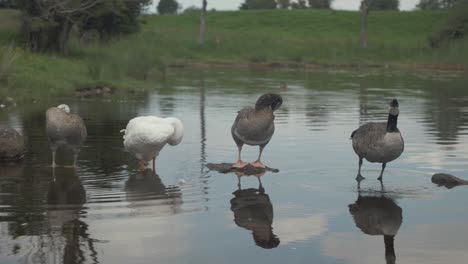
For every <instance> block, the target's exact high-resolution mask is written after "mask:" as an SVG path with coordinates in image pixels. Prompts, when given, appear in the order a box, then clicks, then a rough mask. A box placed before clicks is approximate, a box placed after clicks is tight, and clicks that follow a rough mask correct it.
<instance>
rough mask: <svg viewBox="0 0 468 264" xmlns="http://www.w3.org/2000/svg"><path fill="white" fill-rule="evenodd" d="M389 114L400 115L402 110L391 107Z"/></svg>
mask: <svg viewBox="0 0 468 264" xmlns="http://www.w3.org/2000/svg"><path fill="white" fill-rule="evenodd" d="M389 114H391V115H399V114H400V110H399V109H398V107H390V111H389Z"/></svg>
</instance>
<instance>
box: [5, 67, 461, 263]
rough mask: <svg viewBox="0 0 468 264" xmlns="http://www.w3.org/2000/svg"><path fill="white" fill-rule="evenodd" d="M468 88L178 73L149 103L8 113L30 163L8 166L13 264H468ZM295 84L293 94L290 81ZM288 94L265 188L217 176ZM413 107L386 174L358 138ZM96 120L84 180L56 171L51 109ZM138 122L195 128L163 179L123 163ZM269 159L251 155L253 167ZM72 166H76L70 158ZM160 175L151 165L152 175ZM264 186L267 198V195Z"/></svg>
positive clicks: (95, 103) (165, 157) (340, 76)
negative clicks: (255, 110)
mask: <svg viewBox="0 0 468 264" xmlns="http://www.w3.org/2000/svg"><path fill="white" fill-rule="evenodd" d="M467 80H468V79H467V78H466V77H463V76H461V77H460V76H456V75H453V74H439V73H411V74H408V73H387V72H372V73H368V72H355V73H342V72H320V73H294V72H261V71H240V70H199V71H184V70H178V71H173V72H171V73H170V74H169V76H168V77H167V80H166V81H165V82H158V83H155V87H154V89H153V90H150V91H137V92H136V93H132V94H129V95H128V96H110V97H104V98H101V97H99V98H77V97H63V98H35V100H34V101H33V102H31V103H30V104H24V103H23V104H19V105H18V106H17V107H16V108H9V109H7V110H2V111H1V112H0V124H8V125H10V126H12V127H14V128H16V129H17V130H19V131H20V132H21V133H22V134H23V135H24V136H25V137H26V138H27V148H28V152H27V153H26V156H25V159H24V161H23V162H22V163H19V164H9V165H5V164H3V165H1V167H0V170H1V172H0V174H1V175H0V233H1V236H0V263H134V264H137V263H356V264H357V263H364V264H365V263H395V262H396V263H466V259H468V251H467V250H466V249H467V246H468V227H467V225H466V223H468V210H467V209H468V205H467V202H466V201H468V187H465V186H459V187H455V188H452V189H447V188H445V187H438V186H437V185H435V184H433V183H432V182H431V176H432V175H433V174H434V173H437V172H445V173H450V174H453V175H455V176H458V177H461V178H465V179H467V178H468V89H467V87H468V86H467V83H468V82H467ZM281 82H285V83H287V85H288V87H287V89H281V88H280V83H281ZM265 92H276V93H279V94H281V95H282V96H283V101H284V102H283V105H282V107H281V108H280V109H279V110H278V111H277V112H276V120H275V122H276V131H275V135H274V136H273V139H272V140H271V141H270V143H269V144H268V146H267V147H266V148H265V151H264V153H263V161H264V162H265V163H266V164H267V165H268V166H270V167H273V168H278V169H279V172H278V173H273V172H267V173H266V174H264V175H263V176H261V177H260V178H258V177H256V176H242V177H240V183H241V184H240V187H238V185H237V183H238V178H237V177H238V176H237V175H236V174H229V173H228V174H221V173H218V172H216V171H210V170H209V169H208V168H207V167H206V164H208V163H222V162H234V161H235V159H236V155H237V149H236V146H235V144H234V141H233V140H232V138H231V134H230V127H231V124H232V122H233V120H234V118H235V116H236V114H237V111H238V110H240V109H241V108H242V107H244V106H247V105H253V104H254V103H255V100H256V99H257V97H258V96H259V95H261V94H262V93H265ZM394 97H396V98H398V99H399V102H400V117H399V123H398V125H399V128H400V130H401V131H402V133H403V137H404V139H405V151H404V153H403V154H402V156H400V158H398V159H397V160H395V161H393V162H390V163H389V164H387V168H386V171H385V174H384V180H383V186H381V185H380V183H379V181H378V180H377V177H378V175H379V172H380V168H381V167H380V164H372V163H368V162H366V161H364V164H363V171H362V174H363V176H365V177H366V180H364V181H363V182H361V188H360V191H358V189H357V184H356V181H355V176H356V173H357V166H358V159H357V156H356V155H355V154H354V152H353V150H352V147H351V141H350V140H349V136H350V134H351V132H352V131H353V130H354V129H356V128H357V127H358V126H359V125H361V124H363V123H365V122H369V121H385V120H386V118H387V115H388V102H389V100H390V99H392V98H394ZM60 103H66V104H68V105H69V106H70V107H71V109H72V112H75V113H79V114H80V115H81V116H82V117H83V118H84V120H85V123H86V126H87V129H88V139H87V141H86V143H85V146H84V147H83V149H82V151H81V153H80V156H79V160H78V162H79V167H78V168H77V169H72V168H68V167H63V166H60V167H58V168H56V169H55V170H53V169H52V168H51V167H49V165H50V163H51V153H50V150H49V147H48V143H47V138H46V135H45V122H44V119H45V110H46V109H47V108H48V107H50V106H56V105H58V104H60ZM140 115H158V116H176V117H178V118H180V119H181V120H182V121H183V123H184V126H185V136H184V139H183V141H182V143H181V144H180V145H178V146H175V147H172V146H166V147H165V148H164V149H163V151H162V152H161V154H160V156H159V157H158V159H157V175H154V174H152V173H151V170H146V171H145V172H144V175H142V174H141V173H140V172H139V170H138V162H137V160H135V158H133V157H132V156H131V155H130V154H129V153H127V152H125V150H124V148H123V144H122V135H121V134H120V133H119V130H120V129H122V128H124V127H125V126H126V123H127V122H128V120H129V119H131V118H133V117H135V116H140ZM257 153H258V148H257V147H250V146H246V147H244V150H243V158H244V159H245V160H247V161H254V160H255V159H256V156H257ZM57 163H58V164H59V165H69V164H71V163H72V154H71V153H69V152H66V151H62V152H58V154H57ZM149 167H150V166H148V168H149ZM259 180H260V181H261V186H260V185H259Z"/></svg>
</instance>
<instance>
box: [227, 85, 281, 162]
mask: <svg viewBox="0 0 468 264" xmlns="http://www.w3.org/2000/svg"><path fill="white" fill-rule="evenodd" d="M282 103H283V99H282V98H281V96H280V95H278V94H264V95H262V96H260V98H258V100H257V102H256V103H255V108H254V107H250V106H248V107H245V108H244V109H242V110H240V111H239V112H238V114H237V117H236V120H235V121H234V124H233V125H232V127H231V134H232V138H233V139H234V141H235V142H236V145H237V148H238V155H237V162H236V163H234V164H233V165H232V167H234V168H243V167H245V166H247V165H248V164H249V163H247V162H243V161H242V159H241V151H242V146H243V145H244V144H247V145H251V146H257V145H258V146H260V150H259V154H258V158H257V160H256V161H255V162H254V163H250V164H251V165H252V166H254V167H260V168H266V166H265V165H264V164H263V163H262V162H261V160H260V158H261V156H262V151H263V148H265V146H266V145H267V144H268V142H269V141H270V139H271V137H272V136H273V133H274V132H275V123H274V120H275V116H274V115H273V112H274V111H275V110H276V109H278V108H279V107H280V106H281V104H282Z"/></svg>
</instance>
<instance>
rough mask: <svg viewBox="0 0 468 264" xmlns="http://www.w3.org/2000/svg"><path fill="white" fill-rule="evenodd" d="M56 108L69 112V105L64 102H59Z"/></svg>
mask: <svg viewBox="0 0 468 264" xmlns="http://www.w3.org/2000/svg"><path fill="white" fill-rule="evenodd" d="M57 108H58V109H60V110H63V111H65V112H66V113H68V114H69V113H70V107H69V106H68V105H66V104H61V105H59V106H57Z"/></svg>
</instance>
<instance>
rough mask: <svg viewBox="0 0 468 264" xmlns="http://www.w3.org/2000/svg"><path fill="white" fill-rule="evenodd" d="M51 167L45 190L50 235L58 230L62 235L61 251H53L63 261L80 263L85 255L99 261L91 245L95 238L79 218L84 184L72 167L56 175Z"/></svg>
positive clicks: (84, 199)
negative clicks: (47, 186)
mask: <svg viewBox="0 0 468 264" xmlns="http://www.w3.org/2000/svg"><path fill="white" fill-rule="evenodd" d="M52 171H53V180H52V181H51V182H50V184H49V189H48V192H47V203H48V211H47V216H48V217H47V219H48V221H47V222H48V227H49V228H50V231H49V233H50V234H51V235H52V236H54V237H55V236H56V235H57V234H59V235H60V236H61V237H63V238H64V247H63V253H59V252H56V253H57V254H58V255H59V256H61V257H62V258H63V263H81V262H82V261H83V260H84V259H87V258H88V257H89V258H90V260H92V261H91V263H98V262H99V261H98V260H97V252H96V249H95V247H94V242H95V241H97V240H95V239H92V238H90V236H89V233H88V225H87V224H86V223H85V222H84V221H82V220H81V219H80V218H81V214H82V212H83V205H84V204H85V203H86V191H85V188H84V187H83V184H82V183H81V180H80V178H79V177H78V176H77V175H76V174H75V172H74V171H67V173H68V174H66V173H63V174H61V175H59V176H58V177H55V171H56V170H55V169H54V170H52ZM59 171H60V170H59ZM55 240H56V241H60V240H57V239H55ZM52 251H54V250H52ZM85 251H89V256H85V254H84V253H85Z"/></svg>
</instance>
